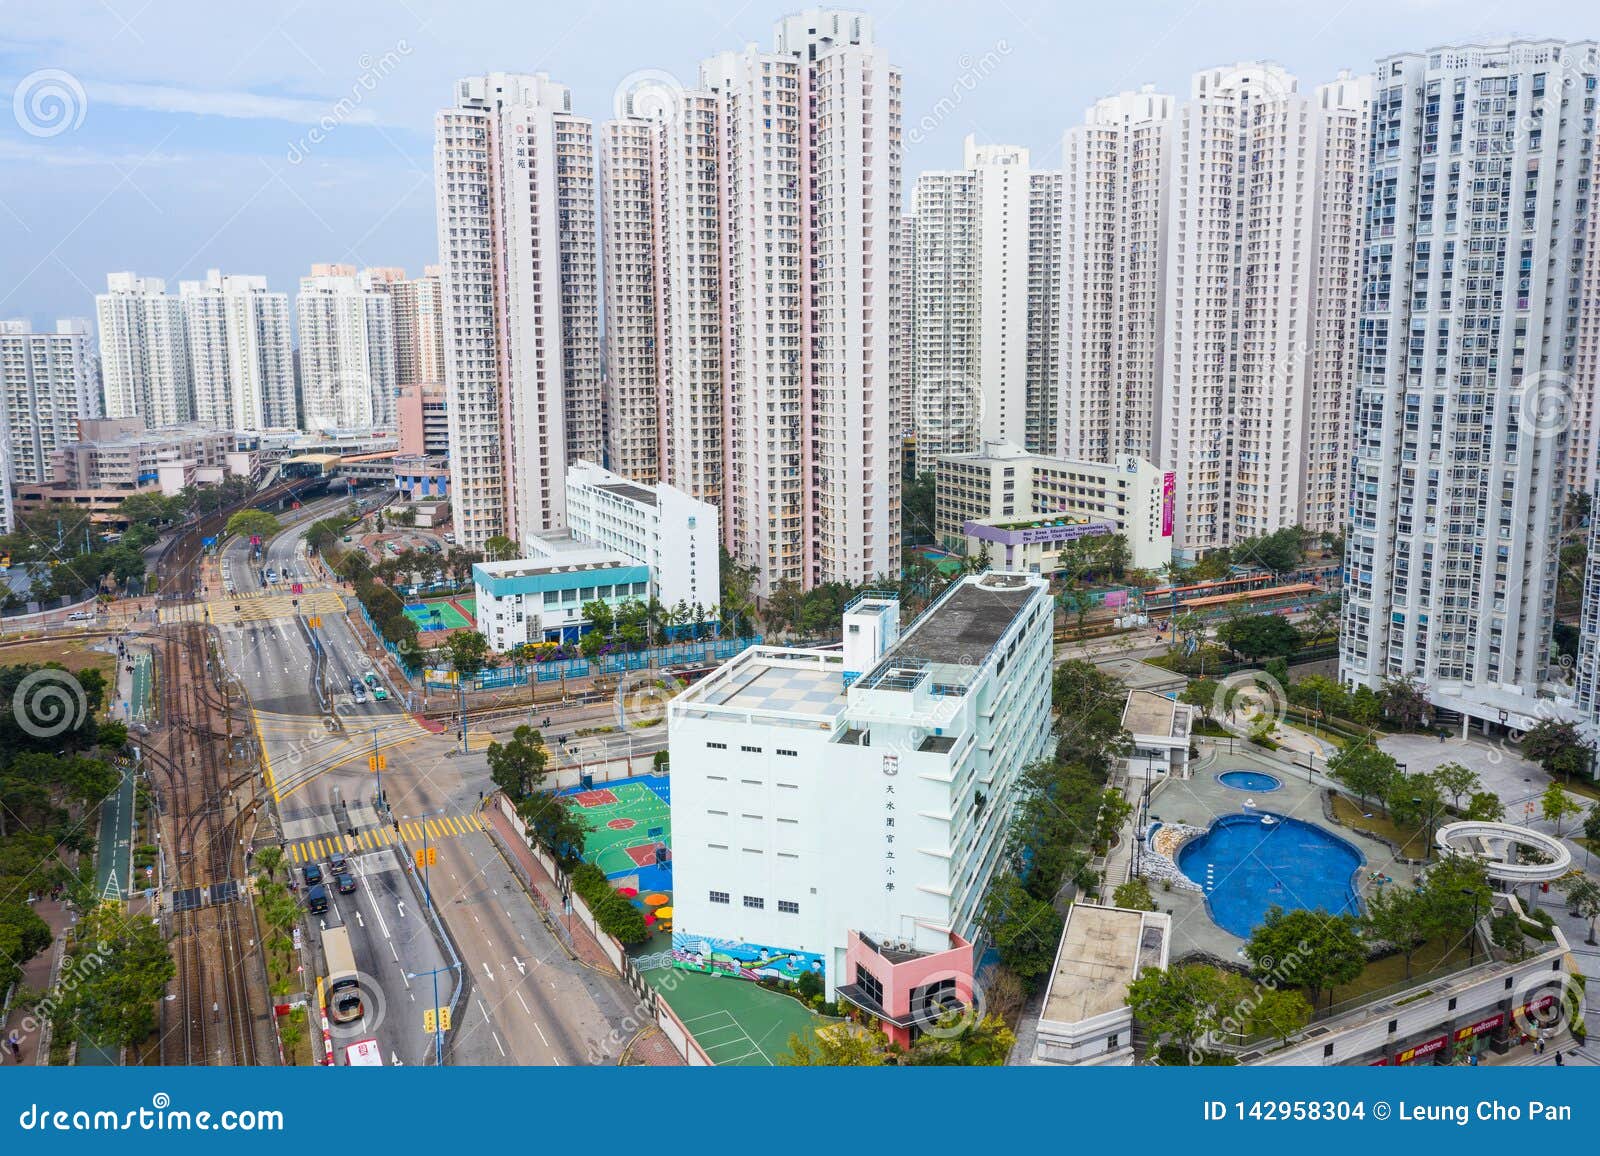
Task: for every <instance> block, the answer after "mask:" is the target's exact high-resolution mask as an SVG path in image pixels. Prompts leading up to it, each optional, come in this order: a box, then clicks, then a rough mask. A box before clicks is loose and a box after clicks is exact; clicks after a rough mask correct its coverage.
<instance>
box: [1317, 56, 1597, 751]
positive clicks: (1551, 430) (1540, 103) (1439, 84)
mask: <svg viewBox="0 0 1600 1156" xmlns="http://www.w3.org/2000/svg"><path fill="white" fill-rule="evenodd" d="M1596 78H1597V68H1596V46H1595V44H1594V43H1593V42H1589V41H1585V42H1579V43H1571V44H1566V43H1561V42H1558V41H1529V40H1513V41H1509V42H1506V43H1499V44H1484V45H1470V44H1469V45H1462V46H1456V47H1441V48H1435V49H1433V50H1431V51H1429V52H1422V53H1407V54H1403V55H1398V56H1393V57H1388V58H1385V59H1383V60H1381V61H1380V62H1379V65H1378V79H1377V89H1376V94H1375V98H1374V104H1373V126H1372V146H1371V160H1370V183H1369V192H1368V206H1367V211H1368V237H1367V241H1366V245H1365V252H1364V254H1363V266H1364V284H1363V289H1362V297H1361V313H1360V345H1359V358H1360V360H1359V376H1358V379H1357V383H1356V403H1355V411H1354V412H1355V437H1356V452H1355V461H1354V466H1353V508H1352V525H1351V529H1350V532H1349V537H1348V540H1347V546H1346V555H1345V566H1346V578H1345V592H1346V602H1345V616H1344V621H1343V630H1342V635H1341V640H1340V675H1341V677H1342V678H1343V679H1344V681H1345V682H1347V683H1349V684H1352V685H1355V684H1359V685H1366V686H1370V687H1374V688H1376V687H1378V686H1380V685H1381V684H1382V682H1383V681H1384V680H1385V679H1390V678H1401V677H1406V678H1414V679H1417V680H1419V681H1420V682H1421V684H1422V685H1423V687H1424V689H1425V691H1426V693H1427V695H1428V698H1429V700H1430V701H1431V702H1433V703H1434V704H1435V706H1437V707H1440V708H1442V709H1447V710H1451V711H1455V712H1458V713H1460V714H1461V715H1463V716H1464V717H1465V718H1466V719H1470V720H1477V721H1480V722H1481V723H1483V725H1484V726H1485V728H1487V727H1489V726H1490V725H1496V724H1506V725H1512V726H1516V727H1519V728H1520V727H1521V726H1523V725H1524V723H1525V722H1526V721H1528V720H1531V718H1533V717H1534V716H1535V715H1536V714H1537V712H1538V711H1539V709H1540V707H1541V703H1540V700H1539V696H1540V694H1541V690H1542V689H1543V687H1544V684H1545V680H1546V677H1547V674H1548V663H1549V654H1550V639H1551V631H1552V627H1553V617H1554V605H1555V587H1556V576H1557V575H1556V570H1557V565H1558V557H1557V554H1558V541H1559V539H1558V531H1559V522H1560V514H1561V508H1562V504H1563V501H1564V499H1565V496H1566V483H1567V476H1568V447H1569V431H1568V429H1567V427H1566V423H1565V421H1564V420H1550V415H1551V414H1552V413H1554V414H1558V415H1564V414H1566V413H1567V412H1569V410H1570V405H1571V390H1572V374H1573V372H1574V369H1575V346H1576V343H1577V342H1576V339H1577V336H1578V315H1579V303H1578V298H1579V293H1580V290H1581V286H1582V284H1583V274H1584V269H1583V262H1584V251H1583V241H1584V237H1585V233H1586V227H1587V222H1586V219H1585V217H1586V214H1587V213H1588V211H1589V208H1590V203H1591V202H1590V197H1589V196H1588V191H1589V187H1590V183H1591V182H1592V179H1593V172H1592V166H1593V147H1594V138H1593V119H1594V100H1595V95H1594V87H1595V83H1596Z"/></svg>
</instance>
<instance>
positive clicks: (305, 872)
mask: <svg viewBox="0 0 1600 1156" xmlns="http://www.w3.org/2000/svg"><path fill="white" fill-rule="evenodd" d="M300 874H301V876H302V877H303V878H304V879H305V881H306V886H307V887H312V886H315V885H316V884H318V883H321V882H322V867H321V865H319V864H316V863H307V864H306V865H305V866H304V867H302V868H300Z"/></svg>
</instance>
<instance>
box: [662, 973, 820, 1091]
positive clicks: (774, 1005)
mask: <svg viewBox="0 0 1600 1156" xmlns="http://www.w3.org/2000/svg"><path fill="white" fill-rule="evenodd" d="M643 974H644V978H645V979H646V980H647V981H648V982H649V984H650V986H651V987H653V988H655V989H656V991H658V992H659V993H660V994H661V997H662V998H663V999H665V1000H666V1001H667V1006H668V1007H670V1008H672V1010H673V1013H674V1014H675V1015H677V1017H678V1018H679V1019H680V1020H682V1021H683V1026H684V1027H686V1028H688V1029H689V1033H690V1034H691V1035H693V1036H694V1038H695V1042H696V1043H698V1044H699V1045H700V1046H701V1047H702V1048H704V1049H705V1053H706V1055H707V1056H709V1057H710V1058H711V1062H712V1063H714V1064H720V1065H725V1066H730V1067H769V1066H775V1065H776V1064H777V1062H778V1057H779V1056H780V1055H781V1054H783V1053H784V1052H787V1051H788V1050H789V1037H790V1036H793V1035H798V1036H799V1037H800V1038H802V1039H805V1040H809V1039H810V1033H811V1032H814V1031H815V1030H816V1029H818V1028H821V1027H826V1026H827V1025H829V1024H834V1023H838V1022H839V1021H838V1020H835V1019H828V1018H826V1017H825V1016H819V1015H817V1014H816V1013H814V1012H811V1011H808V1010H807V1009H806V1008H805V1007H804V1006H802V1005H801V1003H800V1002H799V1001H798V1000H795V999H792V998H790V997H789V996H786V995H781V994H780V993H778V992H775V991H768V990H766V989H765V988H763V987H758V986H757V985H756V984H753V983H750V982H748V981H746V980H740V979H730V978H727V977H718V976H714V975H701V974H700V973H698V972H693V971H683V970H680V969H678V968H673V967H658V968H656V969H655V970H653V971H647V972H644V973H643Z"/></svg>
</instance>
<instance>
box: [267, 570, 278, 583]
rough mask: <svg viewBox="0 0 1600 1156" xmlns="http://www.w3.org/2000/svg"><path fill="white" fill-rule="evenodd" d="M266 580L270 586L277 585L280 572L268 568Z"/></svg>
mask: <svg viewBox="0 0 1600 1156" xmlns="http://www.w3.org/2000/svg"><path fill="white" fill-rule="evenodd" d="M266 580H267V585H268V586H272V585H275V584H276V583H277V581H278V572H277V571H276V570H274V569H272V568H271V567H270V566H269V567H268V568H267V574H266Z"/></svg>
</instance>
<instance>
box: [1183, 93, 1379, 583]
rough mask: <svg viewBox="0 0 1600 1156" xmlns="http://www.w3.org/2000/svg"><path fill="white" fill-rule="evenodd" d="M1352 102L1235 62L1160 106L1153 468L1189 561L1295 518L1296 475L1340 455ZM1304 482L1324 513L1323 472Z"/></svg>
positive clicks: (1358, 127) (1360, 110)
mask: <svg viewBox="0 0 1600 1156" xmlns="http://www.w3.org/2000/svg"><path fill="white" fill-rule="evenodd" d="M1369 94H1370V82H1369V81H1367V80H1366V79H1361V80H1355V79H1350V78H1348V77H1345V78H1341V79H1340V80H1338V81H1335V82H1334V83H1333V84H1330V85H1325V86H1323V87H1322V88H1319V89H1318V90H1317V91H1316V93H1314V94H1313V95H1310V96H1307V95H1305V94H1302V93H1301V92H1300V91H1299V87H1298V83H1297V81H1296V80H1295V78H1294V77H1293V76H1290V75H1289V74H1288V73H1286V72H1285V71H1284V70H1283V69H1281V68H1279V67H1277V66H1276V65H1270V64H1254V63H1247V64H1239V65H1235V66H1233V67H1228V68H1214V69H1210V70H1208V71H1206V72H1202V73H1199V74H1198V75H1196V76H1195V78H1194V81H1193V85H1192V87H1191V90H1190V97H1189V99H1188V100H1187V101H1185V102H1183V103H1182V104H1180V105H1179V106H1178V107H1177V109H1176V111H1175V113H1174V116H1173V120H1172V129H1171V156H1170V158H1169V165H1170V169H1169V171H1170V174H1171V179H1170V182H1169V189H1170V192H1169V197H1168V204H1167V213H1166V221H1165V229H1166V238H1167V268H1166V288H1165V308H1166V317H1165V319H1164V325H1163V333H1164V337H1163V344H1164V349H1165V354H1166V358H1167V361H1166V364H1165V366H1164V367H1163V373H1162V378H1161V381H1162V387H1163V394H1162V395H1161V396H1160V400H1159V403H1158V410H1157V413H1158V420H1157V431H1156V432H1157V444H1156V453H1155V460H1156V461H1157V462H1158V463H1159V464H1160V465H1161V466H1163V468H1166V469H1170V470H1173V471H1175V472H1176V473H1177V475H1178V477H1179V479H1180V485H1179V506H1180V510H1181V513H1180V517H1179V537H1178V546H1179V547H1180V549H1182V550H1184V551H1185V552H1187V553H1189V554H1196V553H1203V552H1205V551H1208V550H1212V549H1216V548H1218V547H1222V546H1227V545H1230V544H1232V543H1233V542H1236V541H1238V540H1240V539H1242V538H1247V537H1251V536H1254V535H1258V534H1265V533H1270V532H1272V531H1274V530H1277V529H1280V528H1282V527H1284V526H1289V525H1294V524H1296V523H1299V522H1302V521H1305V520H1307V518H1306V514H1307V511H1306V508H1305V502H1306V498H1307V490H1308V487H1307V485H1306V484H1305V483H1306V478H1307V475H1308V473H1309V472H1310V468H1311V467H1312V466H1313V465H1314V464H1319V463H1320V464H1321V465H1322V466H1323V467H1324V468H1325V469H1328V468H1334V469H1336V468H1338V464H1339V462H1340V460H1341V458H1342V456H1343V454H1344V453H1345V451H1344V450H1343V448H1342V447H1341V446H1338V445H1334V446H1333V447H1331V448H1330V447H1329V446H1327V445H1326V444H1325V443H1326V442H1327V441H1328V440H1329V437H1330V436H1333V437H1334V438H1337V436H1338V435H1339V434H1341V433H1342V428H1340V429H1334V428H1330V421H1331V419H1329V420H1321V418H1322V415H1335V414H1338V413H1340V412H1342V409H1341V406H1342V403H1343V397H1344V389H1345V387H1344V378H1345V376H1346V374H1347V373H1348V365H1349V360H1348V358H1349V350H1348V346H1349V342H1350V340H1351V339H1353V330H1352V329H1351V328H1350V322H1351V321H1352V320H1353V317H1352V310H1351V306H1350V301H1351V300H1353V299H1354V297H1355V294H1356V291H1357V284H1356V281H1355V272H1356V265H1355V262H1354V261H1352V260H1350V259H1349V258H1350V255H1351V254H1352V252H1353V249H1354V246H1355V244H1356V238H1357V237H1359V235H1360V228H1361V221H1360V218H1359V216H1358V214H1357V212H1356V209H1357V204H1356V200H1355V198H1354V197H1352V196H1351V195H1350V189H1351V182H1352V181H1355V182H1357V184H1358V185H1359V180H1360V174H1361V159H1360V145H1361V142H1362V140H1363V139H1364V138H1365V133H1366V115H1367V113H1366V109H1367V103H1368V98H1369ZM1313 414H1316V415H1318V416H1319V421H1318V424H1317V428H1316V432H1315V435H1314V434H1313V430H1312V416H1311V415H1313ZM1333 424H1334V425H1337V423H1333ZM1308 448H1309V449H1312V450H1314V451H1315V457H1313V458H1309V459H1308V456H1307V451H1308ZM1317 486H1318V488H1319V493H1320V495H1321V496H1320V497H1319V499H1318V503H1319V506H1325V505H1326V504H1327V503H1328V502H1329V501H1331V500H1332V498H1331V495H1332V494H1333V493H1334V492H1336V491H1337V489H1338V482H1337V479H1333V480H1329V479H1320V480H1319V481H1318V482H1317ZM1334 504H1335V505H1336V504H1337V503H1334ZM1336 525H1337V523H1335V524H1334V526H1329V527H1328V528H1335V526H1336Z"/></svg>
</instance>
